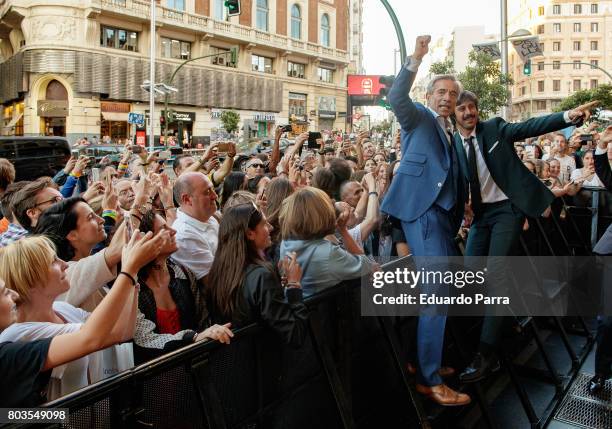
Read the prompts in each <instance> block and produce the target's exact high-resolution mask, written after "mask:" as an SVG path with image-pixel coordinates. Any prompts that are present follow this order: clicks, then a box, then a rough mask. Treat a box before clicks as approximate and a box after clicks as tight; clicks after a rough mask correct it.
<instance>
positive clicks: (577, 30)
mask: <svg viewBox="0 0 612 429" xmlns="http://www.w3.org/2000/svg"><path fill="white" fill-rule="evenodd" d="M580 31H582V26H581V25H580V23H579V22H574V33H580Z"/></svg>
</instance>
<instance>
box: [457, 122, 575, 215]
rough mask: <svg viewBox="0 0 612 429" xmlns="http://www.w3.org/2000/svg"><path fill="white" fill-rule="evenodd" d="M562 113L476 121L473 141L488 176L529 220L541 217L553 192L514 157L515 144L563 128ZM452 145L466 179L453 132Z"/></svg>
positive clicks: (459, 142)
mask: <svg viewBox="0 0 612 429" xmlns="http://www.w3.org/2000/svg"><path fill="white" fill-rule="evenodd" d="M567 126H568V124H567V123H566V122H565V120H564V118H563V113H555V114H552V115H548V116H542V117H539V118H531V119H529V120H527V121H525V122H519V123H508V122H506V121H504V120H503V119H502V118H493V119H489V120H488V121H483V122H479V123H478V125H477V126H476V139H477V140H478V146H479V147H480V150H481V153H482V155H483V157H484V159H485V162H486V164H487V167H488V169H489V172H490V173H491V177H492V178H493V180H494V181H495V183H496V184H497V186H499V188H500V189H501V190H502V191H503V192H504V194H506V195H507V196H508V198H509V199H510V201H511V202H512V203H513V204H514V205H515V206H516V207H518V208H519V209H520V210H521V211H522V212H523V213H525V214H526V215H527V216H530V217H538V216H540V215H541V214H542V213H543V212H544V211H545V210H546V208H547V207H548V206H549V205H550V203H551V202H552V200H553V199H554V195H553V194H552V192H550V191H549V190H548V188H547V187H546V186H545V185H544V184H543V183H542V182H541V181H540V179H538V177H537V176H535V175H534V174H532V173H531V172H530V171H529V170H528V169H527V167H525V165H523V163H522V161H521V160H520V159H519V157H518V156H517V155H516V152H515V150H514V143H515V142H517V141H521V140H524V139H526V138H528V137H535V136H539V135H542V134H546V133H550V132H552V131H556V130H560V129H563V128H566V127H567ZM455 145H456V146H457V153H459V162H460V164H461V169H462V171H463V174H464V175H465V178H466V180H467V178H468V168H467V155H466V152H465V150H464V148H463V140H462V139H461V136H460V135H459V133H455Z"/></svg>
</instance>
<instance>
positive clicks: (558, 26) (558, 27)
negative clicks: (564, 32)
mask: <svg viewBox="0 0 612 429" xmlns="http://www.w3.org/2000/svg"><path fill="white" fill-rule="evenodd" d="M553 31H554V32H555V33H561V24H560V23H558V22H555V23H554V24H553Z"/></svg>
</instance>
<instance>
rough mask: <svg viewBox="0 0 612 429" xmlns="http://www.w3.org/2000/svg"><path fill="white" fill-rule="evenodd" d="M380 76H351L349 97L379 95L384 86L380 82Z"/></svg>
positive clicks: (349, 79) (349, 78)
mask: <svg viewBox="0 0 612 429" xmlns="http://www.w3.org/2000/svg"><path fill="white" fill-rule="evenodd" d="M379 79H380V76H364V75H355V74H353V75H349V77H348V94H349V95H379V94H380V89H381V88H383V85H381V84H380V82H379Z"/></svg>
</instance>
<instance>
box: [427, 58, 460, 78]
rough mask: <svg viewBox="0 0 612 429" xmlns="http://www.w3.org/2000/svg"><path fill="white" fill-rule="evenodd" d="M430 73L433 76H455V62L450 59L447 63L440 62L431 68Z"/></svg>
mask: <svg viewBox="0 0 612 429" xmlns="http://www.w3.org/2000/svg"><path fill="white" fill-rule="evenodd" d="M429 72H430V73H432V74H436V75H439V74H455V66H454V64H453V61H452V60H450V59H448V60H445V61H438V62H436V63H433V64H432V65H431V66H429Z"/></svg>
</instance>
